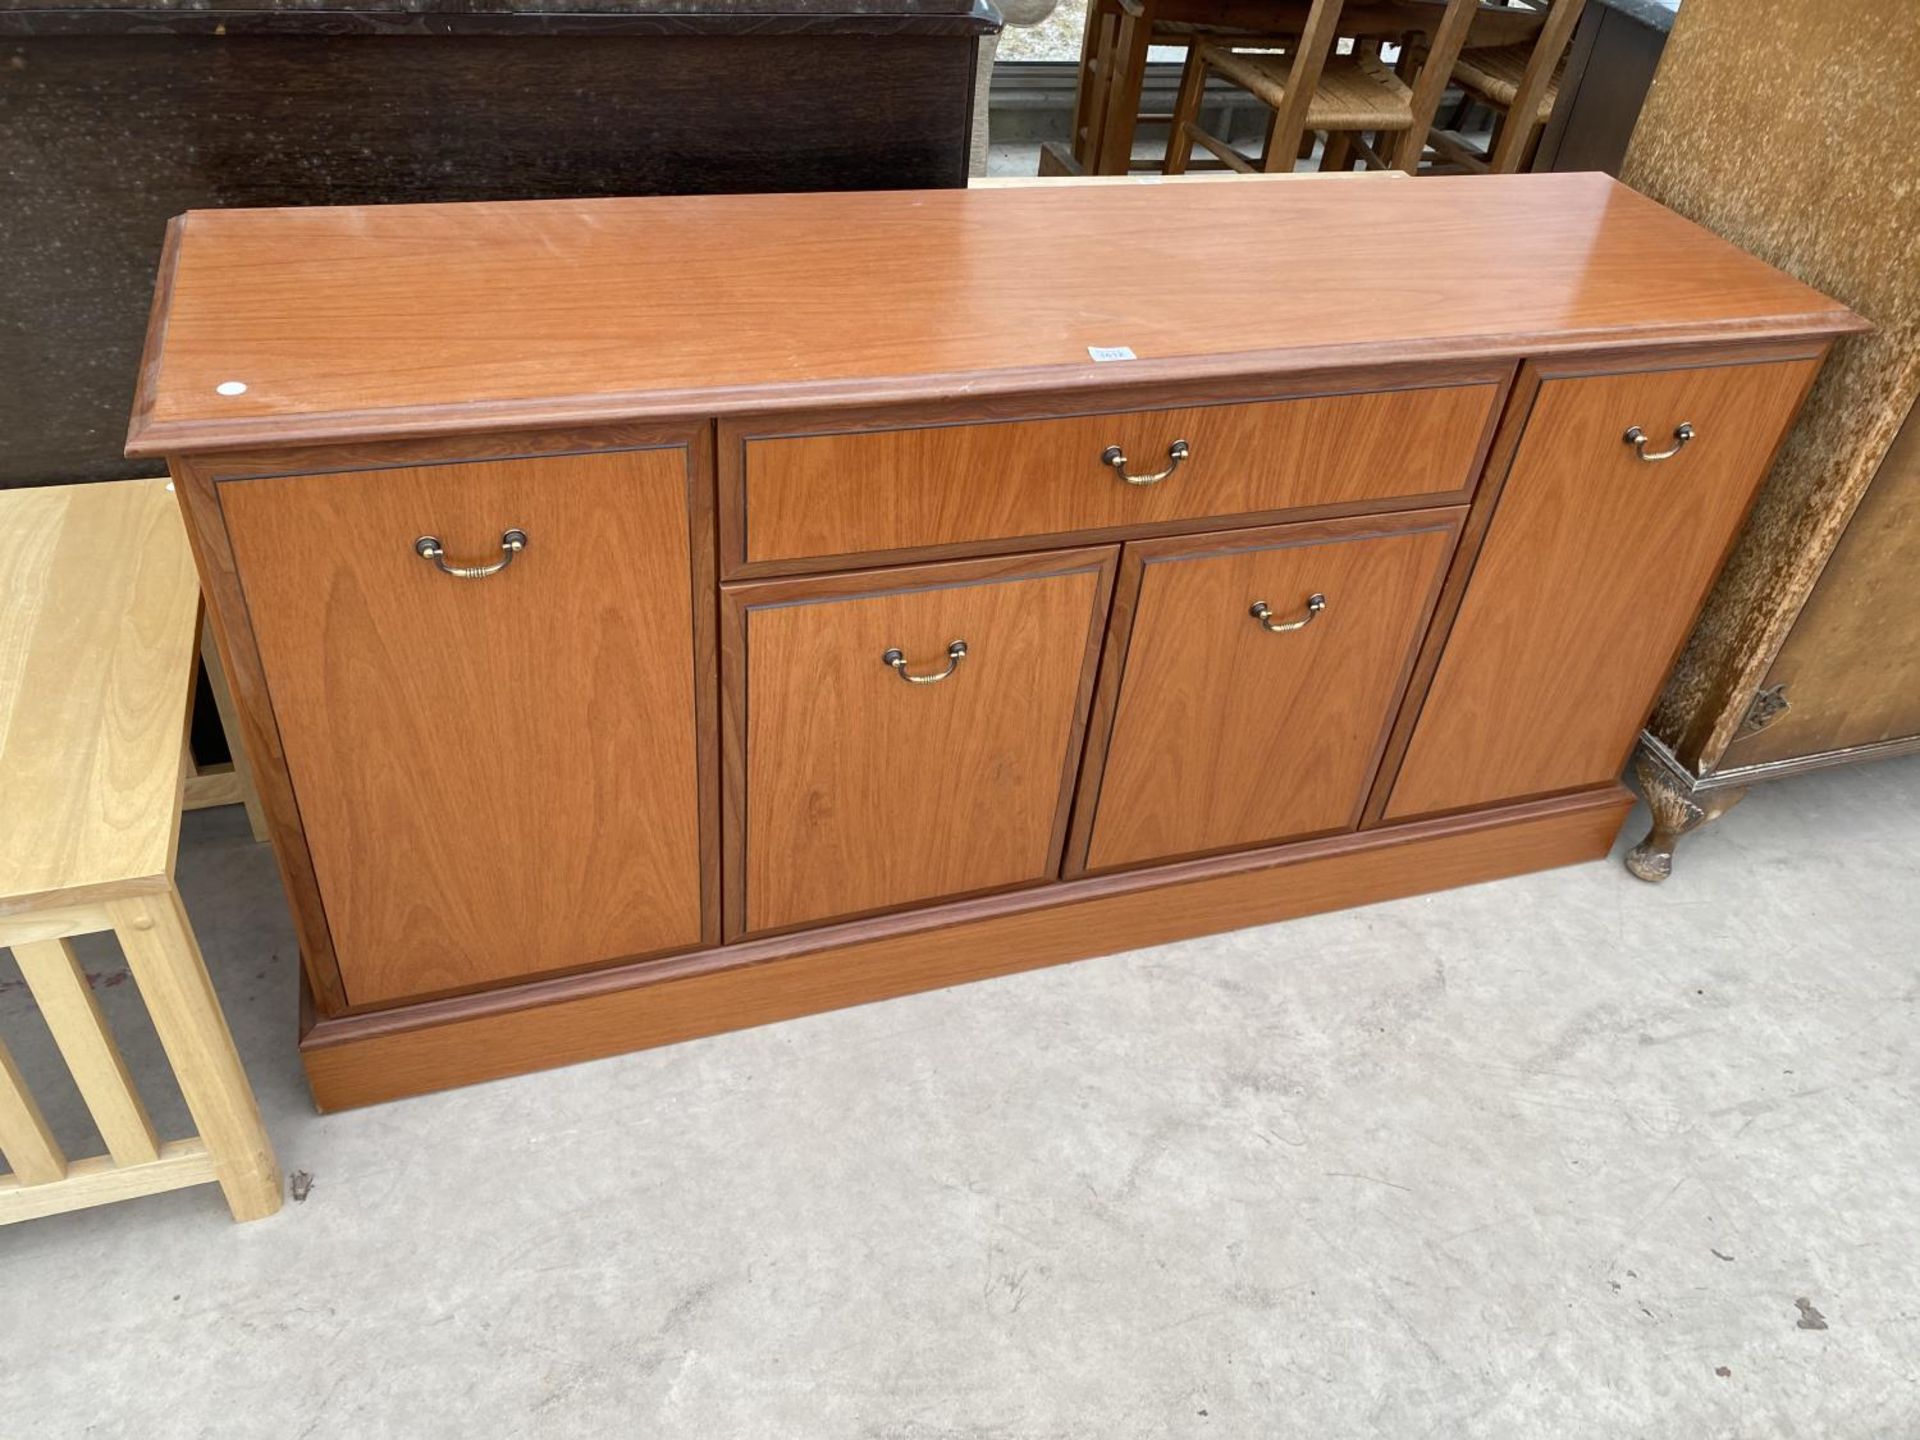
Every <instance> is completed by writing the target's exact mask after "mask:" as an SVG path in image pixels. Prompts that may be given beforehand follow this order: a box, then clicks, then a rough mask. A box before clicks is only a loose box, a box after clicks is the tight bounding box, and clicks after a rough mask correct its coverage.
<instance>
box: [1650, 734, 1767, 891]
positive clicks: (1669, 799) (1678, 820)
mask: <svg viewBox="0 0 1920 1440" xmlns="http://www.w3.org/2000/svg"><path fill="white" fill-rule="evenodd" d="M1633 773H1634V775H1635V776H1636V777H1637V778H1638V779H1639V781H1640V792H1641V794H1643V795H1645V796H1646V799H1647V808H1648V809H1649V810H1651V811H1652V812H1653V828H1652V829H1650V830H1648V831H1647V838H1646V839H1644V840H1642V841H1641V842H1640V843H1639V844H1638V845H1636V846H1634V847H1633V849H1631V850H1629V851H1628V852H1627V869H1629V870H1631V871H1632V872H1633V873H1634V874H1635V875H1637V876H1638V877H1639V878H1640V879H1642V880H1645V881H1646V882H1647V883H1649V884H1652V885H1657V884H1659V883H1660V882H1661V881H1662V880H1664V879H1666V878H1667V877H1668V876H1669V875H1671V874H1672V873H1673V847H1674V846H1675V845H1676V844H1678V843H1679V841H1680V837H1681V836H1682V835H1686V834H1689V833H1691V832H1692V831H1695V830H1698V829H1699V828H1700V827H1701V826H1702V825H1704V824H1706V823H1707V822H1708V821H1709V820H1718V819H1719V818H1720V817H1721V816H1722V815H1724V814H1726V813H1727V811H1729V810H1731V809H1732V808H1733V807H1734V806H1736V805H1738V804H1739V803H1740V802H1741V800H1742V799H1744V798H1745V797H1746V793H1747V791H1746V787H1745V786H1728V787H1727V788H1726V789H1724V790H1709V791H1707V792H1706V793H1705V794H1703V795H1701V796H1700V798H1699V799H1695V798H1694V796H1693V795H1692V794H1691V793H1689V792H1688V791H1686V790H1684V789H1682V788H1681V786H1680V784H1679V782H1677V781H1676V780H1675V779H1674V777H1673V775H1672V774H1671V772H1669V771H1668V770H1667V769H1666V767H1665V766H1663V765H1661V764H1659V762H1657V761H1655V760H1653V759H1651V758H1650V757H1648V756H1646V755H1644V754H1642V755H1636V756H1635V757H1634V761H1633Z"/></svg>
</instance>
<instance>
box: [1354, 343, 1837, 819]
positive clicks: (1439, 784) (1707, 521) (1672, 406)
mask: <svg viewBox="0 0 1920 1440" xmlns="http://www.w3.org/2000/svg"><path fill="white" fill-rule="evenodd" d="M1819 364H1820V361H1819V357H1817V356H1815V357H1811V358H1808V359H1795V360H1783V361H1773V362H1766V363H1750V364H1722V365H1705V366H1699V367H1695V368H1691V369H1669V370H1642V371H1636V372H1631V373H1620V374H1593V373H1588V374H1564V373H1549V374H1548V376H1547V378H1545V379H1543V380H1542V382H1541V384H1540V386H1539V391H1538V393H1537V394H1536V396H1535V397H1534V401H1533V405H1532V408H1531V411H1530V413H1529V415H1528V417H1527V420H1526V425H1525V429H1524V430H1523V432H1522V434H1521V437H1520V442H1519V446H1518V449H1517V450H1516V451H1515V453H1514V457H1513V463H1512V465H1511V467H1510V469H1509V471H1508V474H1507V480H1506V484H1505V487H1504V488H1503V489H1502V491H1501V494H1500V499H1499V502H1498V505H1497V507H1496V509H1495V512H1494V517H1493V523H1492V526H1491V528H1490V529H1489V531H1488V533H1487V538H1486V543H1485V545H1484V546H1483V547H1482V549H1481V552H1480V556H1479V559H1478V561H1477V562H1476V563H1475V565H1474V569H1473V575H1472V578H1471V580H1470V581H1469V582H1468V585H1467V592H1466V596H1465V599H1464V600H1463V601H1462V603H1461V607H1460V612H1459V615H1458V617H1457V618H1456V619H1455V621H1454V625H1453V629H1452V631H1451V632H1450V633H1449V635H1448V637H1447V643H1446V649H1445V651H1444V652H1443V653H1442V656H1441V659H1440V665H1439V668H1438V669H1437V671H1436V672H1435V674H1434V679H1433V684H1432V686H1431V688H1430V689H1429V690H1428V692H1427V698H1426V701H1425V703H1424V705H1423V706H1422V708H1421V711H1420V720H1419V723H1418V724H1417V725H1416V726H1415V728H1414V732H1413V738H1412V740H1411V742H1410V743H1409V744H1408V747H1407V752H1406V757H1405V760H1404V762H1403V763H1402V765H1401V767H1400V773H1399V776H1398V778H1397V779H1396V780H1395V782H1394V786H1393V791H1392V795H1391V797H1390V798H1389V800H1388V803H1387V808H1386V818H1387V819H1388V820H1403V819H1409V818H1412V817H1414V816H1419V815H1431V814H1437V813H1441V812H1446V811H1453V810H1461V809H1468V808H1472V807H1475V806H1480V805H1487V804H1493V803H1497V802H1501V801H1510V800H1520V799H1525V798H1528V797H1533V796H1542V795H1551V794H1556V793H1559V792H1563V791H1568V790H1576V789H1582V788H1585V787H1587V786H1592V785H1601V784H1605V783H1606V782H1607V781H1609V780H1613V779H1615V778H1617V777H1618V775H1619V773H1620V770H1621V767H1622V766H1623V765H1624V764H1625V763H1626V758H1627V753H1628V751H1629V749H1630V748H1631V747H1632V744H1633V741H1634V737H1635V735H1636V734H1637V733H1638V730H1639V727H1640V725H1641V723H1642V722H1643V721H1644V720H1645V719H1646V715H1647V712H1648V711H1649V710H1650V709H1651V708H1652V706H1653V702H1654V699H1655V696H1656V694H1657V692H1658V690H1659V687H1660V682H1661V680H1662V679H1663V678H1664V677H1665V675H1666V673H1667V671H1668V669H1669V668H1670V667H1671V666H1672V664H1673V661H1674V659H1675V657H1676V655H1677V654H1678V652H1679V648H1680V645H1681V643H1682V642H1683V641H1684V640H1685V639H1686V635H1687V631H1688V629H1689V628H1690V627H1691V626H1692V624H1693V619H1694V616H1695V615H1696V614H1697V613H1698V612H1699V609H1700V605H1701V602H1702V601H1703V600H1704V599H1705V598H1706V593H1707V587H1708V586H1709V585H1711V584H1712V583H1713V578H1714V576H1715V574H1716V573H1717V572H1718V570H1719V568H1720V564H1721V561H1722V560H1723V559H1724V558H1725V556H1726V553H1727V550H1728V547H1729V546H1730V545H1731V544H1732V541H1733V537H1734V535H1735V533H1736V531H1737V529H1738V527H1739V525H1740V521H1741V518H1742V517H1743V516H1744V515H1745V514H1746V511H1747V507H1748V505H1749V504H1750V503H1751V502H1752V500H1753V495H1754V491H1755V490H1756V489H1757V488H1758V486H1759V483H1760V480H1761V479H1762V477H1763V476H1764V475H1765V473H1766V468H1767V463H1768V460H1769V459H1770V458H1771V456H1772V454H1773V452H1774V449H1775V447H1776V446H1777V445H1778V443H1779V441H1780V437H1781V435H1782V434H1783V433H1784V432H1785V430H1786V427H1787V425H1788V424H1789V423H1790V422H1791V421H1792V419H1793V417H1794V414H1795V413H1796V412H1797V411H1798V409H1799V407H1800V402H1801V399H1802V398H1803V397H1804V396H1805V394H1806V390H1807V386H1808V385H1809V384H1810V383H1811V382H1812V379H1813V375H1814V372H1815V371H1816V370H1817V369H1818V368H1819Z"/></svg>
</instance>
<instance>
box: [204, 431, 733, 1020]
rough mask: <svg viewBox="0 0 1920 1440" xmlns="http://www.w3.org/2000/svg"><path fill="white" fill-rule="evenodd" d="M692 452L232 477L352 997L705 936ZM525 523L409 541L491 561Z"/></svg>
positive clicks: (413, 991)
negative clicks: (430, 552)
mask: <svg viewBox="0 0 1920 1440" xmlns="http://www.w3.org/2000/svg"><path fill="white" fill-rule="evenodd" d="M688 464H689V458H688V455H687V453H686V451H685V450H684V449H681V448H678V447H665V448H658V449H650V450H622V451H609V452H600V453H592V454H579V455H573V456H564V457H561V456H549V457H545V458H540V459H534V460H500V461H483V462H474V463H459V464H448V465H442V466H427V465H421V466H415V467H411V468H395V469H385V470H367V471H354V472H343V473H337V474H322V475H311V476H304V477H292V478H273V479H258V480H244V481H242V480H230V481H225V482H222V484H221V486H220V501H221V504H222V508H223V510H224V512H225V516H226V523H227V526H228V530H229V533H230V535H231V539H232V545H233V551H234V555H235V558H236V561H237V566H238V574H239V578H240V581H241V584H242V586H243V589H244V594H245V603H246V605H247V610H248V614H249V615H250V618H251V622H252V628H253V633H254V635H255V637H256V640H257V643H258V646H259V650H260V655H261V658H262V661H263V662H264V670H265V673H266V675H267V676H268V685H269V688H270V690H271V693H272V708H273V714H274V718H275V720H276V722H277V727H278V730H279V733H280V735H281V737H282V739H283V742H284V745H285V755H286V765H287V770H288V773H289V774H290V776H291V778H292V787H293V792H294V794H295V795H296V796H297V800H298V806H299V816H300V820H301V822H302V824H303V828H304V832H305V839H306V844H307V846H308V847H309V849H310V851H311V855H312V859H313V864H314V869H315V873H316V875H317V879H318V887H319V891H320V894H321V896H322V897H323V898H324V905H325V919H326V923H327V926H328V928H329V930H330V932H331V937H332V943H333V949H334V953H335V956H336V957H337V961H338V966H339V971H340V974H341V975H342V977H343V978H344V981H345V993H346V996H347V998H348V999H349V1000H350V1001H351V1002H352V1003H354V1004H361V1005H365V1004H373V1003H380V1002H383V1001H391V1000H396V999H401V998H405V997H410V996H418V995H421V994H427V993H433V992H437V991H443V990H450V989H456V988H460V987H463V986H469V985H475V984H481V983H486V982H489V981H497V980H500V979H507V978H514V977H519V976H524V975H527V974H531V973H537V972H540V971H543V970H552V969H562V968H570V967H575V966H580V965H585V964H589V963H594V962H598V961H604V960H609V959H615V958H621V957H625V956H632V955H638V954H645V953H650V952H658V951H662V950H668V949H675V948H684V947H689V946H693V945H697V944H699V943H700V942H701V940H702V939H703V937H704V936H706V930H705V927H704V925H703V915H704V906H703V901H702V887H703V879H704V877H703V874H702V864H701V825H700V820H701V801H700V783H699V775H698V772H699V768H700V767H699V764H698V753H699V740H698V721H697V715H696V705H695V696H696V689H697V685H696V679H695V664H696V656H695V649H694V622H693V615H692V604H691V590H690V585H689V571H690V567H691V563H692V562H691V556H690V541H689V533H690V532H689V516H688V508H687V486H688ZM516 526H517V527H519V528H520V529H522V530H524V531H525V532H526V533H527V535H528V538H529V543H528V546H527V549H526V551H525V552H524V553H523V554H522V555H520V556H519V557H517V558H516V559H515V561H514V562H513V564H512V565H511V566H509V567H508V568H507V569H506V570H504V571H503V572H501V573H500V574H498V575H493V576H490V577H487V578H486V579H482V580H473V581H465V580H458V579H455V578H453V577H451V576H448V575H444V574H441V573H439V572H438V571H437V570H436V569H435V568H434V567H433V566H432V565H430V564H429V563H428V562H427V561H425V560H423V559H422V558H421V557H419V556H418V555H416V554H415V553H414V549H413V544H414V540H415V539H416V537H418V536H420V535H423V534H428V533H431V534H434V535H437V536H440V537H441V538H442V540H443V541H444V542H445V546H446V549H447V552H448V556H449V559H450V560H451V561H453V562H456V563H457V562H462V561H465V562H476V561H485V560H487V559H489V558H495V559H497V558H498V556H499V542H500V535H501V533H502V532H503V531H504V530H506V529H508V528H509V527H516ZM641 558H644V559H645V561H646V563H645V564H641V563H637V561H639V560H640V559H641ZM708 938H710V937H708Z"/></svg>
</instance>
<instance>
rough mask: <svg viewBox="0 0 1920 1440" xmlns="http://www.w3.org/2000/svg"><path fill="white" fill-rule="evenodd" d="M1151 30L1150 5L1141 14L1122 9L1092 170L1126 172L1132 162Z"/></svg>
mask: <svg viewBox="0 0 1920 1440" xmlns="http://www.w3.org/2000/svg"><path fill="white" fill-rule="evenodd" d="M1152 34H1153V17H1152V14H1151V8H1150V7H1149V10H1148V13H1145V14H1141V15H1133V14H1131V13H1129V12H1126V11H1122V12H1121V15H1120V35H1119V39H1118V40H1116V41H1115V42H1114V46H1113V73H1112V74H1111V75H1110V76H1109V77H1108V79H1107V85H1106V91H1107V99H1106V115H1105V116H1104V118H1103V119H1102V122H1101V127H1100V128H1101V135H1100V142H1099V144H1098V145H1097V146H1096V147H1095V148H1094V161H1095V163H1094V164H1093V166H1092V167H1091V168H1090V169H1089V171H1088V173H1089V174H1093V175H1125V174H1126V173H1127V171H1128V170H1129V169H1130V168H1131V166H1132V163H1133V132H1134V129H1135V127H1136V126H1137V125H1138V124H1139V123H1140V91H1141V89H1142V88H1143V87H1144V86H1145V84H1146V79H1147V41H1148V40H1149V39H1150V38H1151V37H1152Z"/></svg>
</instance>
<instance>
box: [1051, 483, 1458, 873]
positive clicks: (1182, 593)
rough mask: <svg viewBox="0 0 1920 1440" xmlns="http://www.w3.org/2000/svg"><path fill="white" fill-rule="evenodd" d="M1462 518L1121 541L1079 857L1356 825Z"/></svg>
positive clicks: (1130, 854)
mask: <svg viewBox="0 0 1920 1440" xmlns="http://www.w3.org/2000/svg"><path fill="white" fill-rule="evenodd" d="M1465 513H1466V512H1465V510H1464V509H1462V508H1454V509H1447V510H1424V511H1418V512H1415V513H1413V514H1410V515H1404V516H1387V517H1380V518H1377V519H1373V520H1342V521H1332V522H1320V523H1317V524H1307V525H1286V526H1277V527H1274V528H1271V529H1263V530H1249V531H1242V532H1239V533H1237V534H1227V535H1221V534H1210V535H1193V536H1188V537H1185V538H1183V539H1177V540H1149V541H1143V542H1140V543H1138V544H1135V545H1129V546H1128V547H1127V563H1126V565H1125V566H1124V567H1123V570H1122V579H1121V582H1120V585H1121V589H1120V594H1121V597H1122V598H1121V601H1120V604H1119V605H1117V606H1116V609H1117V610H1118V609H1120V608H1121V607H1123V606H1125V604H1126V600H1127V597H1128V594H1129V589H1130V586H1131V585H1135V584H1137V587H1138V589H1137V595H1138V598H1137V600H1135V601H1134V603H1133V605H1132V611H1133V623H1132V629H1131V632H1130V633H1129V634H1127V635H1125V636H1121V635H1119V634H1116V636H1115V641H1114V650H1113V651H1112V652H1110V653H1109V655H1108V657H1107V660H1106V662H1105V663H1106V669H1107V670H1108V671H1110V672H1111V675H1110V676H1109V677H1107V678H1103V681H1102V684H1103V686H1109V685H1116V684H1117V696H1118V698H1117V705H1116V707H1115V709H1114V712H1113V728H1112V738H1111V741H1110V743H1109V745H1108V747H1107V749H1106V751H1105V765H1104V771H1103V773H1102V774H1101V775H1100V777H1099V778H1098V780H1097V790H1098V794H1097V797H1096V796H1092V795H1088V796H1086V797H1085V798H1083V800H1082V804H1083V805H1087V804H1092V805H1093V811H1092V823H1091V826H1090V829H1091V837H1090V838H1091V843H1090V845H1089V847H1088V852H1087V855H1086V862H1085V863H1086V868H1087V869H1089V870H1103V869H1111V868H1115V867H1119V866H1127V865H1138V864H1142V863H1145V862H1147V861H1154V860H1168V859H1174V858H1177V857H1180V856H1186V855H1200V854H1206V853H1210V852H1214V851H1220V850H1231V849H1240V848H1245V847H1249V846H1255V845H1266V844H1274V843H1277V842H1279V841H1282V840H1288V839H1296V838H1301V837H1305V836H1309V835H1318V834H1325V833H1328V832H1330V831H1339V830H1350V829H1352V828H1354V826H1356V825H1357V824H1358V823H1359V820H1360V811H1361V806H1362V804H1363V803H1364V801H1365V799H1366V794H1367V789H1368V785H1369V783H1370V782H1371V780H1372V778H1373V773H1374V768H1375V766H1376V765H1377V764H1378V763H1379V758H1380V753H1381V749H1382V747H1383V746H1384V744H1385V742H1386V738H1387V727H1388V726H1389V724H1390V723H1391V722H1392V719H1393V715H1394V712H1395V710H1396V709H1397V707H1398V704H1399V699H1400V695H1401V692H1402V691H1403V689H1404V688H1405V686H1406V683H1407V675H1408V672H1409V670H1410V669H1411V667H1412V663H1413V655H1414V650H1415V647H1416V646H1417V645H1418V644H1419V642H1420V638H1421V636H1422V635H1423V634H1424V633H1425V630H1426V623H1427V617H1428V615H1429V614H1430V613H1431V611H1432V609H1433V603H1434V598H1435V596H1436V595H1437V594H1438V592H1439V588H1440V578H1441V575H1442V573H1443V572H1444V571H1445V569H1446V564H1447V559H1448V557H1449V556H1450V555H1452V553H1453V546H1454V541H1455V539H1456V538H1457V536H1458V535H1459V531H1460V522H1461V518H1462V516H1464V514H1465ZM1256 611H1257V612H1259V613H1255V612H1256ZM1117 629H1118V627H1116V630H1117ZM1102 708H1103V709H1104V708H1105V706H1104V705H1103V707H1102ZM1093 769H1094V767H1093V766H1091V765H1090V766H1089V772H1090V779H1089V782H1088V786H1087V788H1088V789H1089V790H1092V789H1094V788H1095V787H1096V781H1095V780H1094V779H1093V778H1092V773H1091V772H1092V771H1093ZM1076 828H1077V830H1078V829H1082V828H1087V827H1076Z"/></svg>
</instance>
